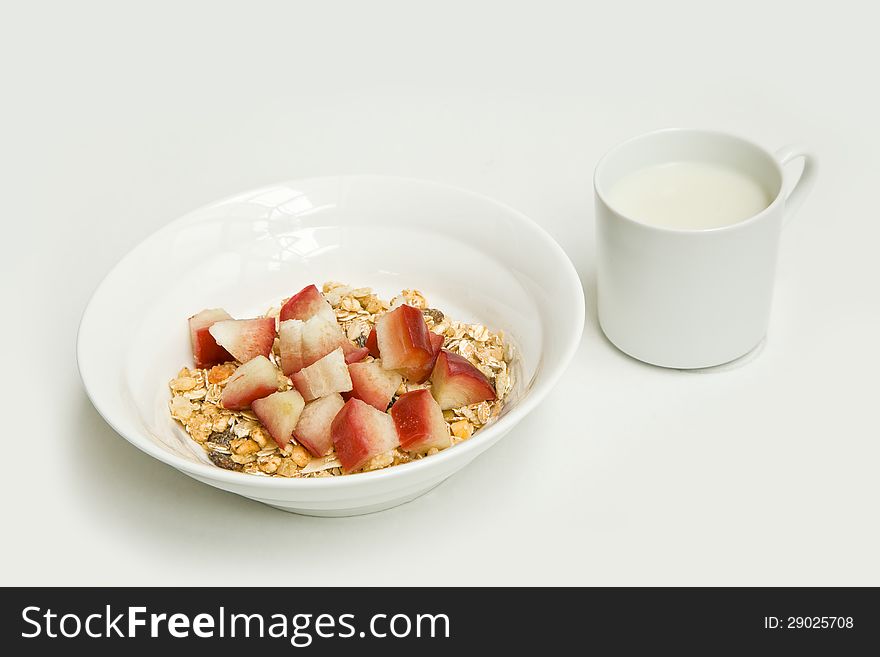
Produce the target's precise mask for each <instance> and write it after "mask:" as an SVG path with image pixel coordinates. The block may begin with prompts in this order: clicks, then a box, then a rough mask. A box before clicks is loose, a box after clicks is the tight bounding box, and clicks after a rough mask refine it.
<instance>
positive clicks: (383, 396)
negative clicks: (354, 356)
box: [348, 360, 403, 411]
mask: <svg viewBox="0 0 880 657" xmlns="http://www.w3.org/2000/svg"><path fill="white" fill-rule="evenodd" d="M348 372H349V375H350V376H351V395H350V397H355V398H357V399H360V400H361V401H365V402H367V403H368V404H369V405H370V406H372V407H373V408H375V409H377V410H379V411H384V410H385V409H387V408H388V404H390V403H391V399H392V398H393V397H394V393H395V392H397V389H398V388H399V387H400V384H401V383H403V376H401V375H400V374H399V373H398V372H396V371H395V370H386V369H385V368H384V367H382V361H380V360H372V361H369V362H361V363H352V364H351V365H349V366H348Z"/></svg>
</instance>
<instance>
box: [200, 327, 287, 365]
mask: <svg viewBox="0 0 880 657" xmlns="http://www.w3.org/2000/svg"><path fill="white" fill-rule="evenodd" d="M208 330H209V331H210V333H211V335H212V336H213V338H214V339H215V340H216V341H217V344H219V345H220V346H221V347H223V348H224V349H226V351H228V352H229V353H230V354H232V355H233V356H234V357H235V360H237V361H238V362H239V363H246V362H248V361H249V360H250V359H251V358H255V357H256V356H268V355H269V352H270V351H272V344H273V343H274V342H275V319H274V318H272V317H260V318H258V319H227V320H224V321H220V322H217V323H216V324H214V325H212V326H211V328H210V329H208Z"/></svg>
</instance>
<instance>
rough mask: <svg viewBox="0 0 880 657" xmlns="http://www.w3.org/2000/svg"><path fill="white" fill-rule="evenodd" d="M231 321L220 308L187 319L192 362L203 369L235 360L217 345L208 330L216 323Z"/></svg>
mask: <svg viewBox="0 0 880 657" xmlns="http://www.w3.org/2000/svg"><path fill="white" fill-rule="evenodd" d="M225 319H232V316H231V315H230V314H229V313H228V312H226V311H225V310H223V309H222V308H208V309H205V310H203V311H201V312H200V313H196V314H195V315H193V316H192V317H190V318H189V337H190V342H191V343H192V352H193V361H194V362H195V365H196V367H198V368H199V369H204V368H207V367H213V366H214V365H220V364H221V363H226V362H229V361H231V360H235V359H234V358H233V357H232V354H230V353H229V352H228V351H226V350H225V349H224V348H223V347H221V346H220V345H219V344H217V341H216V340H215V339H214V337H213V336H212V335H211V332H210V331H209V330H208V329H210V328H211V326H212V325H213V324H215V323H216V322H220V321H223V320H225Z"/></svg>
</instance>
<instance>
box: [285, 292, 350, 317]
mask: <svg viewBox="0 0 880 657" xmlns="http://www.w3.org/2000/svg"><path fill="white" fill-rule="evenodd" d="M315 316H319V317H323V318H324V319H326V320H327V321H328V322H335V321H336V313H335V312H333V307H332V306H331V305H330V303H329V302H328V301H327V300H326V299H325V298H324V297H323V295H322V294H321V293H320V292H318V288H316V287H315V286H314V285H309V286H308V287H304V288H303V289H302V290H300V291H299V292H297V293H296V294H294V295H293V296H292V297H290V299H288V300H287V303H285V304H284V305H283V306H281V315H280V317H279V319H280V320H281V321H282V322H283V321H285V320H288V319H300V320H302V321H305V320H307V319H311V318H312V317H315Z"/></svg>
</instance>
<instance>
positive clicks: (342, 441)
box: [330, 399, 399, 473]
mask: <svg viewBox="0 0 880 657" xmlns="http://www.w3.org/2000/svg"><path fill="white" fill-rule="evenodd" d="M330 433H331V435H332V436H333V446H334V447H335V448H336V457H337V458H338V459H339V462H340V463H341V464H342V469H343V471H344V472H346V473H349V472H354V471H355V470H359V469H361V468H362V467H363V466H364V465H365V464H366V463H367V461H369V460H370V459H371V458H373V457H374V456H378V455H379V454H382V453H384V452H387V451H389V450H391V449H394V448H395V447H397V445H398V444H399V441H398V439H397V431H396V430H395V429H394V421H393V420H392V419H391V416H390V415H388V413H383V412H381V411H377V410H376V409H375V408H373V407H372V406H370V405H369V404H367V403H365V402H362V401H361V400H360V399H349V400H348V401H347V402H345V406H343V407H342V410H340V411H339V412H338V413H337V414H336V417H335V418H333V424H331V425H330Z"/></svg>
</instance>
